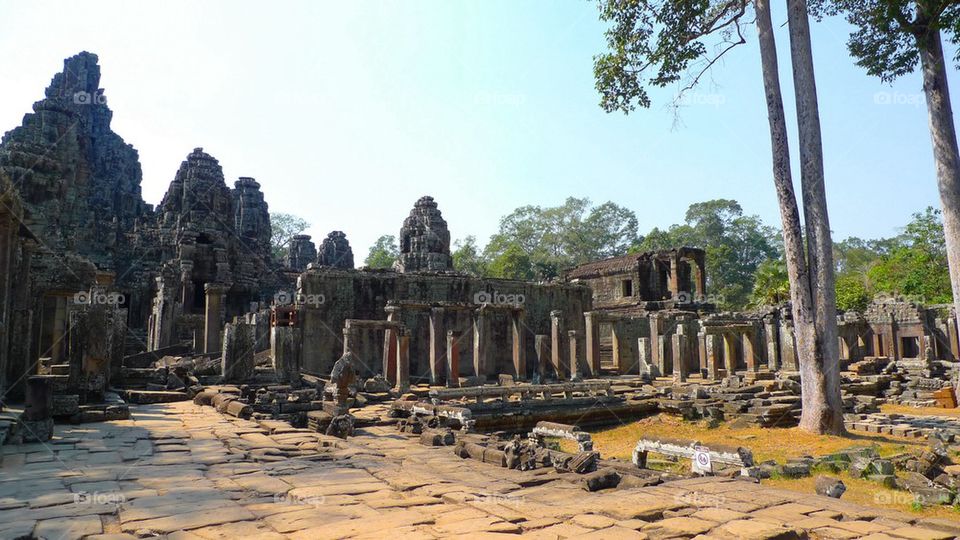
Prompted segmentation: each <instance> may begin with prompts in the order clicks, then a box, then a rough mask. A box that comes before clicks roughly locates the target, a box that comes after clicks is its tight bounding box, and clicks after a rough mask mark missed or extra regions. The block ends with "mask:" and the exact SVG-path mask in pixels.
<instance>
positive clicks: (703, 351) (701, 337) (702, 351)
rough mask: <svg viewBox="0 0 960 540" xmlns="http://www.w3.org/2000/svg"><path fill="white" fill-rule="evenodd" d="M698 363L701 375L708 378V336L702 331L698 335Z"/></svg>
mask: <svg viewBox="0 0 960 540" xmlns="http://www.w3.org/2000/svg"><path fill="white" fill-rule="evenodd" d="M697 361H698V364H699V366H700V374H701V375H702V376H704V377H706V376H707V334H706V333H704V332H703V331H702V329H701V331H700V332H699V333H697Z"/></svg>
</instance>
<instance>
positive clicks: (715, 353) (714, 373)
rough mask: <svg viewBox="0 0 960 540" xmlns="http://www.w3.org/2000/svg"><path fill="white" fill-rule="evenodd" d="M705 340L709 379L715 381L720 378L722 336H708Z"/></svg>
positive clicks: (705, 336)
mask: <svg viewBox="0 0 960 540" xmlns="http://www.w3.org/2000/svg"><path fill="white" fill-rule="evenodd" d="M703 338H704V342H705V343H706V347H705V348H706V355H707V379H709V380H711V381H715V380H717V379H718V378H719V376H720V373H719V372H720V347H721V344H720V336H718V335H716V334H706V335H704V336H703Z"/></svg>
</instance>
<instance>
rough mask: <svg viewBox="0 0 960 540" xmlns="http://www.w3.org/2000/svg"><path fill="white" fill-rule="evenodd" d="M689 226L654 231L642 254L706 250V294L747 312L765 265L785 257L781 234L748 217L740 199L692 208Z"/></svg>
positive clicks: (727, 305)
mask: <svg viewBox="0 0 960 540" xmlns="http://www.w3.org/2000/svg"><path fill="white" fill-rule="evenodd" d="M685 219H686V223H685V224H683V225H673V226H671V227H670V228H669V229H667V230H662V229H656V228H655V229H653V230H652V231H650V233H649V234H647V236H646V237H645V238H644V241H643V242H641V243H640V244H639V245H638V246H637V247H638V251H653V250H659V249H670V248H674V247H678V246H689V247H698V248H701V249H704V250H705V251H706V254H707V256H706V263H707V268H708V269H709V271H708V272H707V291H709V292H710V293H711V295H717V297H718V298H721V299H722V301H719V302H717V303H718V304H719V305H720V307H721V308H724V309H733V308H742V307H743V306H744V305H746V304H747V302H748V301H750V300H751V297H750V291H751V290H752V289H753V286H754V274H755V273H756V272H757V269H758V268H759V267H760V264H761V263H763V262H764V261H766V260H768V259H770V258H778V257H779V256H780V249H779V245H778V244H779V243H778V240H777V238H776V236H777V232H776V230H775V229H773V228H772V227H768V226H766V225H764V224H763V222H762V221H761V220H760V218H759V217H757V216H745V215H743V208H741V207H740V204H739V203H737V201H734V200H729V199H715V200H712V201H705V202H700V203H695V204H692V205H690V207H689V208H688V209H687V213H686V216H685Z"/></svg>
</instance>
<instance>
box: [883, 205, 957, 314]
mask: <svg viewBox="0 0 960 540" xmlns="http://www.w3.org/2000/svg"><path fill="white" fill-rule="evenodd" d="M898 241H899V245H898V246H897V247H895V248H893V249H892V250H891V252H890V253H889V254H888V255H885V256H883V257H881V259H880V260H879V261H878V262H877V263H876V264H874V265H873V266H872V267H871V268H870V269H869V271H868V272H867V277H868V278H869V281H870V284H871V286H872V287H873V290H874V291H875V292H880V293H886V294H889V295H894V296H901V295H902V296H907V297H911V298H915V299H916V300H918V301H921V302H923V303H929V304H938V303H950V302H952V301H953V296H952V294H951V284H950V274H949V271H948V269H947V266H948V265H947V248H946V241H945V239H944V234H943V225H942V224H941V221H940V211H939V210H935V209H933V208H927V210H926V211H925V212H923V213H916V214H914V215H913V220H912V221H911V222H910V223H909V224H908V225H907V226H906V227H905V228H904V232H903V234H902V235H901V236H900V237H899V238H898Z"/></svg>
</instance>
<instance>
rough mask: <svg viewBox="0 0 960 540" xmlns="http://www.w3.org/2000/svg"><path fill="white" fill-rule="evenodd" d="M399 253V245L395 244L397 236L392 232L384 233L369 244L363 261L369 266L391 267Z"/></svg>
mask: <svg viewBox="0 0 960 540" xmlns="http://www.w3.org/2000/svg"><path fill="white" fill-rule="evenodd" d="M399 255H400V247H399V246H398V245H397V238H396V237H395V236H393V235H392V234H385V235H383V236H381V237H380V238H377V241H376V242H375V243H374V244H373V245H372V246H370V251H369V253H368V254H367V258H366V259H365V260H364V261H363V263H364V264H365V265H366V266H369V267H370V268H392V267H393V263H394V262H395V261H396V260H397V257H398V256H399Z"/></svg>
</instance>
